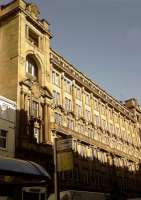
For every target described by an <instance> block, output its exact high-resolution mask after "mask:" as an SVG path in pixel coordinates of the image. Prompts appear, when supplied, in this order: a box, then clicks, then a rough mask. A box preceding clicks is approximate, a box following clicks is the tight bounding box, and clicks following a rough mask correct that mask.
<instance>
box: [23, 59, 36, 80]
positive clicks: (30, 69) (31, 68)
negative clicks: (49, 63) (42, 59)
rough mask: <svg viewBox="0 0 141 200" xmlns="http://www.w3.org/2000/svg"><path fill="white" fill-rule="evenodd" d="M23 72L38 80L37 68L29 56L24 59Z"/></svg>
mask: <svg viewBox="0 0 141 200" xmlns="http://www.w3.org/2000/svg"><path fill="white" fill-rule="evenodd" d="M25 71H26V73H27V74H30V75H31V76H33V77H35V78H38V67H37V64H36V61H35V60H34V59H33V58H32V57H31V56H30V55H28V56H27V57H26V67H25Z"/></svg>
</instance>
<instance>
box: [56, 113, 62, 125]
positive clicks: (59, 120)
mask: <svg viewBox="0 0 141 200" xmlns="http://www.w3.org/2000/svg"><path fill="white" fill-rule="evenodd" d="M54 115H55V116H54V117H55V123H56V124H58V125H62V115H61V114H60V113H57V112H55V113H54Z"/></svg>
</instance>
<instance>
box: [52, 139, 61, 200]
mask: <svg viewBox="0 0 141 200" xmlns="http://www.w3.org/2000/svg"><path fill="white" fill-rule="evenodd" d="M53 150H54V194H55V200H60V193H59V176H58V166H57V138H56V136H55V137H54V149H53Z"/></svg>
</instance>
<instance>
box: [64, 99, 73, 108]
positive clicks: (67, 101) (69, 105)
mask: <svg viewBox="0 0 141 200" xmlns="http://www.w3.org/2000/svg"><path fill="white" fill-rule="evenodd" d="M65 109H66V110H67V111H71V110H72V101H71V99H68V98H67V97H65Z"/></svg>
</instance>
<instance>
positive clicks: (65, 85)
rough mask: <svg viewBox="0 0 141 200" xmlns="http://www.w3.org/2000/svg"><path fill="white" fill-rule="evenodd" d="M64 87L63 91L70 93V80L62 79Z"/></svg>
mask: <svg viewBox="0 0 141 200" xmlns="http://www.w3.org/2000/svg"><path fill="white" fill-rule="evenodd" d="M64 89H65V92H67V93H69V94H71V92H72V82H71V81H70V80H68V79H66V78H65V79H64Z"/></svg>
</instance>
